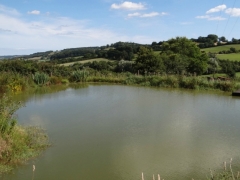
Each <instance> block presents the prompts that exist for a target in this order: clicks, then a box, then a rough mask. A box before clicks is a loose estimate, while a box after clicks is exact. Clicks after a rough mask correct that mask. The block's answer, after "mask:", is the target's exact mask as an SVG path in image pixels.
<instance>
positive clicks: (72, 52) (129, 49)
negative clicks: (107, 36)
mask: <svg viewBox="0 0 240 180" xmlns="http://www.w3.org/2000/svg"><path fill="white" fill-rule="evenodd" d="M140 46H142V45H140V44H136V43H129V42H117V43H114V44H111V45H106V46H101V47H83V48H72V49H64V50H62V51H60V52H56V53H54V54H53V55H52V56H51V57H50V59H51V60H52V61H54V62H57V63H64V62H74V61H80V60H86V59H93V58H106V59H111V60H122V59H124V60H129V61H131V60H133V59H134V54H136V53H137V52H138V49H139V47H140ZM67 58H68V59H67Z"/></svg>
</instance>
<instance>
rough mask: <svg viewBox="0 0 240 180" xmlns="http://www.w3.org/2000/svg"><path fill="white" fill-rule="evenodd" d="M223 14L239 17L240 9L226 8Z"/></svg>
mask: <svg viewBox="0 0 240 180" xmlns="http://www.w3.org/2000/svg"><path fill="white" fill-rule="evenodd" d="M225 13H227V14H229V15H231V16H234V17H240V8H228V9H226V11H225Z"/></svg>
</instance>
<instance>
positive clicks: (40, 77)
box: [32, 72, 49, 85]
mask: <svg viewBox="0 0 240 180" xmlns="http://www.w3.org/2000/svg"><path fill="white" fill-rule="evenodd" d="M32 77H33V80H34V82H35V83H36V84H37V85H44V84H46V83H47V82H48V81H49V76H48V75H47V74H45V73H41V72H36V73H35V74H34V75H33V76H32Z"/></svg>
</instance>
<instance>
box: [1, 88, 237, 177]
mask: <svg viewBox="0 0 240 180" xmlns="http://www.w3.org/2000/svg"><path fill="white" fill-rule="evenodd" d="M21 96H22V97H20V98H22V99H27V101H26V107H24V108H21V109H20V110H18V112H17V114H18V118H19V124H21V125H37V126H41V127H43V128H44V129H46V131H47V133H48V135H49V137H50V140H51V142H52V146H51V147H50V148H49V149H47V150H46V151H45V152H44V153H43V154H42V155H41V156H39V157H38V158H36V159H33V160H30V161H29V162H28V163H27V164H26V165H22V166H19V167H17V168H16V169H15V170H14V171H13V172H12V174H10V175H5V176H3V177H2V179H4V180H27V179H32V165H33V164H34V165H35V166H36V171H35V174H34V180H112V179H114V180H141V174H142V172H143V173H144V177H145V180H151V179H152V175H153V174H155V178H156V175H157V174H160V175H161V178H164V179H165V180H170V179H178V180H181V179H184V180H185V179H190V180H191V179H192V178H194V179H195V180H196V179H206V176H210V174H209V168H211V169H213V170H217V169H222V167H223V166H222V164H223V162H224V161H227V162H229V160H230V158H233V165H232V166H233V168H234V171H235V172H236V173H237V170H240V98H234V97H231V96H230V95H226V94H225V95H224V94H216V93H202V92H194V91H186V90H185V91H182V90H171V89H155V88H145V87H130V86H121V85H88V86H85V87H82V88H67V89H65V90H63V91H59V92H55V93H37V94H30V95H21Z"/></svg>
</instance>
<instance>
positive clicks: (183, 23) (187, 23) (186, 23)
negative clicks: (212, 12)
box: [180, 22, 193, 25]
mask: <svg viewBox="0 0 240 180" xmlns="http://www.w3.org/2000/svg"><path fill="white" fill-rule="evenodd" d="M180 24H181V25H190V24H193V23H192V22H180Z"/></svg>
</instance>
